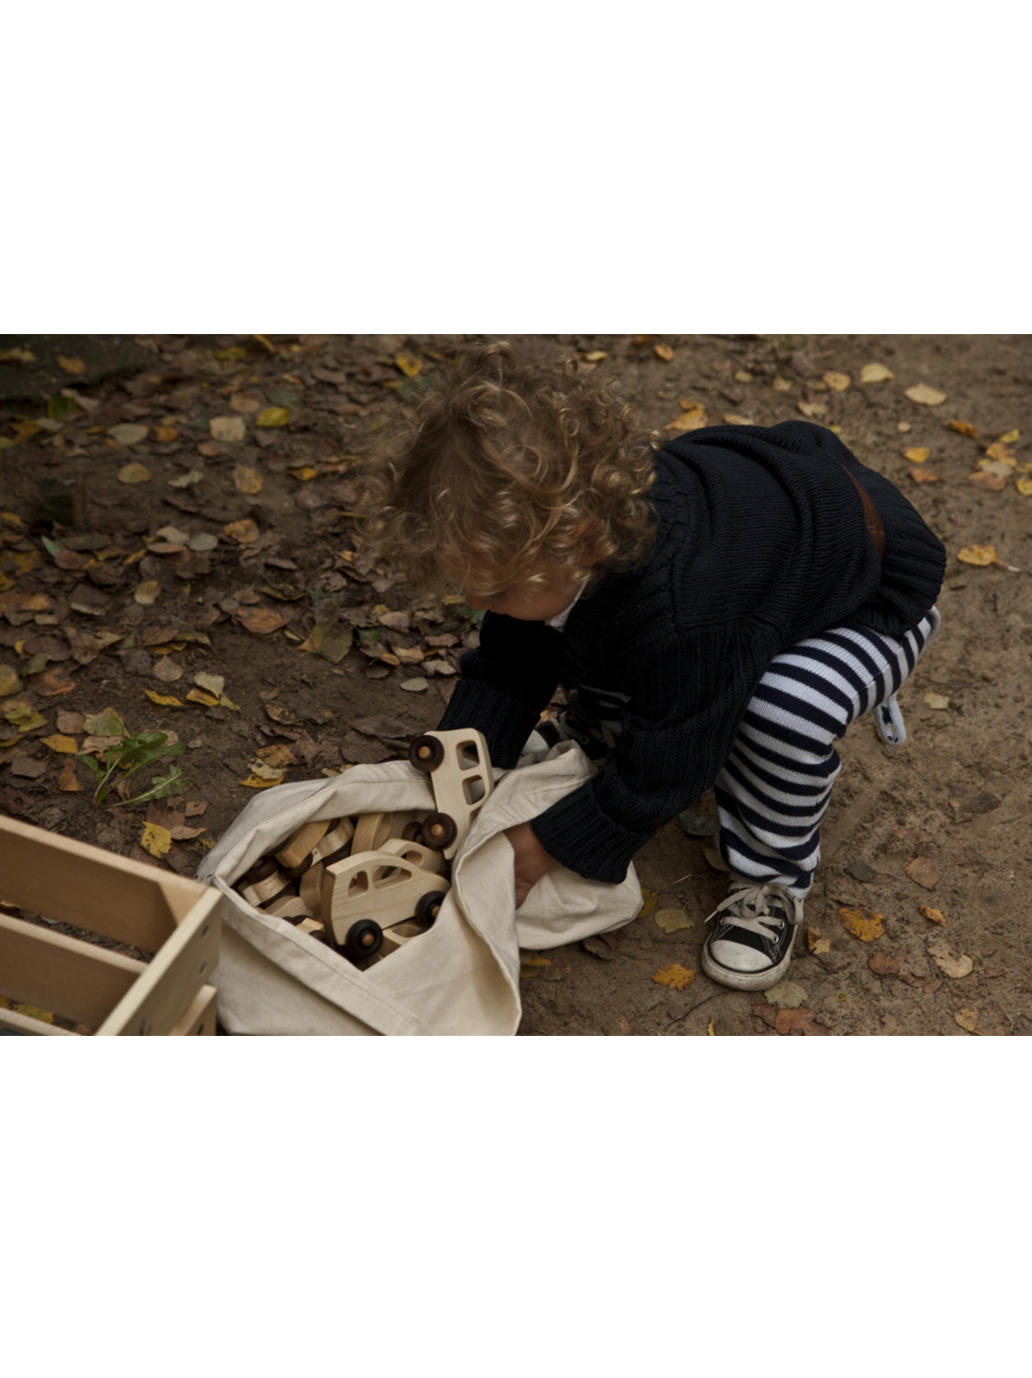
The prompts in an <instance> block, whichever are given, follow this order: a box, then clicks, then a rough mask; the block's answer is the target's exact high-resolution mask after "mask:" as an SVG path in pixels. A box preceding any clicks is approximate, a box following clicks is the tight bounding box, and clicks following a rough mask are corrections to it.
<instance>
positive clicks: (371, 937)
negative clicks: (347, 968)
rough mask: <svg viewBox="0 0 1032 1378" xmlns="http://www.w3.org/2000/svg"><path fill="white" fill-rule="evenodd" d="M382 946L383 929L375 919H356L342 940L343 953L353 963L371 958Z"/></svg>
mask: <svg viewBox="0 0 1032 1378" xmlns="http://www.w3.org/2000/svg"><path fill="white" fill-rule="evenodd" d="M382 946H383V929H382V928H381V927H380V925H379V924H378V923H377V922H376V920H375V919H358V920H357V922H355V923H353V924H352V925H351V927H350V928H349V929H348V931H347V935H346V936H345V938H344V951H345V952H346V953H347V955H348V956H349V957H350V958H351V960H352V961H353V962H354V961H359V960H360V959H361V958H363V957H372V956H373V955H374V954H375V953H377V952H379V951H380V948H381V947H382Z"/></svg>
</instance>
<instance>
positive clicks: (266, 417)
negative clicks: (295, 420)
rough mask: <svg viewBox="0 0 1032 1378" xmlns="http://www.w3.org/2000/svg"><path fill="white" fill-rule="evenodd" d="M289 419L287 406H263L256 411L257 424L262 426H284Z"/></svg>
mask: <svg viewBox="0 0 1032 1378" xmlns="http://www.w3.org/2000/svg"><path fill="white" fill-rule="evenodd" d="M289 420H290V408H289V407H265V408H264V410H262V411H260V412H259V413H258V425H259V426H263V427H269V426H285V425H286V424H287V422H288V421H289Z"/></svg>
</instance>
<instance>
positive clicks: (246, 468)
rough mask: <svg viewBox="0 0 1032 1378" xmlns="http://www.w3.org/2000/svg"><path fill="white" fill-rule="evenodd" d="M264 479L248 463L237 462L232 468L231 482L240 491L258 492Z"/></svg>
mask: <svg viewBox="0 0 1032 1378" xmlns="http://www.w3.org/2000/svg"><path fill="white" fill-rule="evenodd" d="M263 482H264V480H263V479H262V476H261V474H260V473H259V472H258V470H257V469H252V468H251V466H250V464H238V465H236V467H235V468H234V470H233V483H234V485H235V486H236V488H237V489H238V490H239V491H240V492H241V493H260V492H261V491H262V484H263Z"/></svg>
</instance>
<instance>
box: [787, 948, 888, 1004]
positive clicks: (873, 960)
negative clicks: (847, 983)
mask: <svg viewBox="0 0 1032 1378" xmlns="http://www.w3.org/2000/svg"><path fill="white" fill-rule="evenodd" d="M867 965H868V966H869V967H870V968H871V970H872V971H873V972H874V974H875V976H898V975H899V968H900V960H899V958H898V957H891V956H890V955H889V954H888V953H887V952H875V953H873V954H872V955H871V956H870V957H869V958H868V959H867ZM768 994H769V992H768Z"/></svg>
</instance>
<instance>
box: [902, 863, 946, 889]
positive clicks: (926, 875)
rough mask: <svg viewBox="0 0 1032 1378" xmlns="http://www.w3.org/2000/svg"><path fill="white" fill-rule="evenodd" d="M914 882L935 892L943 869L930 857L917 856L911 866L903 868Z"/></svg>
mask: <svg viewBox="0 0 1032 1378" xmlns="http://www.w3.org/2000/svg"><path fill="white" fill-rule="evenodd" d="M903 870H904V872H905V873H906V874H907V875H908V876H909V877H910V879H911V880H912V881H916V883H917V884H918V885H923V886H924V888H925V889H926V890H934V889H935V887H936V885H938V883H939V878H940V876H941V875H942V867H941V866H940V864H939V863H938V862H937V861H933V860H932V858H931V857H929V856H915V857H914V859H913V861H912V862H911V863H910V864H909V866H904V867H903Z"/></svg>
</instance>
